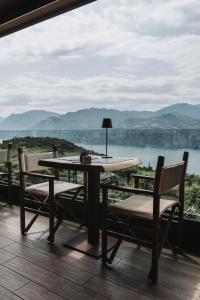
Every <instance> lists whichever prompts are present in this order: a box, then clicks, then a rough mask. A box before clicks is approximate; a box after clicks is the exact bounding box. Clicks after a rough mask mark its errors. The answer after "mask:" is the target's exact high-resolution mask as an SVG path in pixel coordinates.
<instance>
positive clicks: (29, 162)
mask: <svg viewBox="0 0 200 300" xmlns="http://www.w3.org/2000/svg"><path fill="white" fill-rule="evenodd" d="M18 157H19V168H20V172H35V171H41V170H44V169H47V168H45V167H42V166H39V165H38V162H39V160H41V159H50V158H57V157H58V151H57V147H56V146H54V147H53V151H52V152H44V153H26V152H24V149H23V148H21V147H20V148H18Z"/></svg>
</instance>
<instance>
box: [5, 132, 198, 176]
mask: <svg viewBox="0 0 200 300" xmlns="http://www.w3.org/2000/svg"><path fill="white" fill-rule="evenodd" d="M15 136H16V137H25V136H33V137H47V136H48V137H56V138H63V139H66V140H69V141H73V131H62V130H58V131H56V130H52V131H45V130H44V131H35V130H32V131H30V130H27V131H0V141H2V140H3V139H11V138H13V137H15ZM76 144H77V145H79V146H83V147H84V148H86V149H91V150H94V151H96V152H98V153H105V145H89V144H83V143H77V142H76ZM184 150H187V151H189V153H190V157H189V165H188V172H189V173H197V174H200V150H193V149H165V148H151V147H145V148H141V147H134V146H118V145H109V147H108V154H109V155H112V156H121V157H138V158H140V159H141V160H142V161H143V165H144V166H148V165H149V163H150V165H151V166H152V167H155V166H156V161H157V157H158V155H164V156H165V157H166V163H168V164H171V163H174V162H177V161H179V160H180V158H181V157H182V154H183V151H184Z"/></svg>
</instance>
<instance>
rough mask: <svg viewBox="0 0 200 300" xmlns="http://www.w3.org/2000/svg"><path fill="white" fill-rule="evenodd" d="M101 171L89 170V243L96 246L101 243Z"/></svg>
mask: <svg viewBox="0 0 200 300" xmlns="http://www.w3.org/2000/svg"><path fill="white" fill-rule="evenodd" d="M99 199H100V173H99V172H97V171H95V170H92V171H89V172H88V203H87V204H88V209H87V211H88V216H87V220H88V221H87V224H88V243H90V244H91V245H92V246H96V245H98V243H99V213H100V207H99V206H100V205H99Z"/></svg>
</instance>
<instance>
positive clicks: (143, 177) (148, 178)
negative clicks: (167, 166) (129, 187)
mask: <svg viewBox="0 0 200 300" xmlns="http://www.w3.org/2000/svg"><path fill="white" fill-rule="evenodd" d="M131 177H133V178H138V179H145V180H155V177H153V176H146V175H135V174H133V175H132V174H131Z"/></svg>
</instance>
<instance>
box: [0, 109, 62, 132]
mask: <svg viewBox="0 0 200 300" xmlns="http://www.w3.org/2000/svg"><path fill="white" fill-rule="evenodd" d="M51 116H59V114H57V113H54V112H49V111H45V110H31V111H27V112H24V113H21V114H11V115H10V116H8V117H7V118H5V119H3V120H2V121H1V123H0V125H1V126H0V129H1V130H26V129H30V128H32V127H33V126H35V125H36V124H37V123H39V122H41V121H43V120H45V119H48V118H49V117H51Z"/></svg>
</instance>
